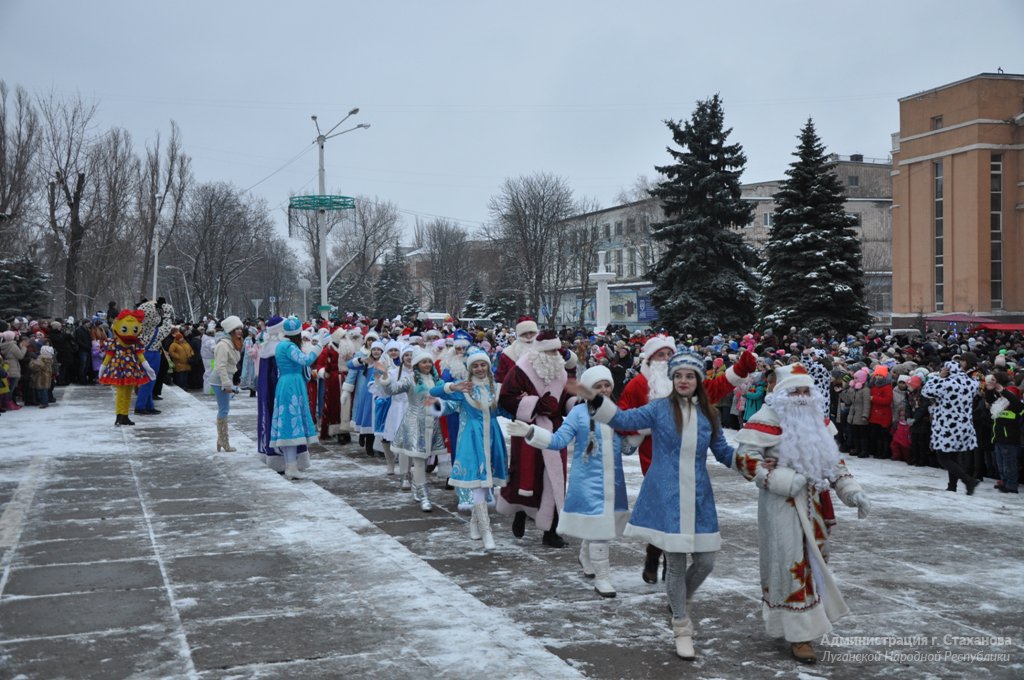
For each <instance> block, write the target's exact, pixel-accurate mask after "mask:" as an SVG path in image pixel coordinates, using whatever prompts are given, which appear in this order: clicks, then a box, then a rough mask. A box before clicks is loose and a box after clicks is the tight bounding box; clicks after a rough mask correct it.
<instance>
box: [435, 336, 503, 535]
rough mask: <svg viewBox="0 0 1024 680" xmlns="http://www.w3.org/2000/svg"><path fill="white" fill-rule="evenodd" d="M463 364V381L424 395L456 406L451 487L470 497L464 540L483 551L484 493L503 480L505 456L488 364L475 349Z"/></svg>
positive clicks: (487, 531)
mask: <svg viewBox="0 0 1024 680" xmlns="http://www.w3.org/2000/svg"><path fill="white" fill-rule="evenodd" d="M466 363H467V364H468V366H469V380H467V381H464V382H459V383H454V382H447V383H444V384H439V385H435V386H434V388H433V389H431V390H430V394H431V396H434V397H440V398H442V399H446V400H449V401H451V402H453V403H454V404H456V406H457V409H458V411H459V414H460V416H461V417H460V418H459V423H460V425H459V427H460V428H461V429H460V431H459V438H458V447H457V448H456V450H455V464H454V465H453V466H452V475H451V484H452V486H454V487H455V488H457V489H459V490H460V491H462V490H466V491H470V492H471V494H472V503H473V514H472V516H471V517H470V520H469V537H470V538H471V539H473V540H480V539H483V542H484V550H494V548H495V544H494V536H493V535H492V533H491V519H490V516H489V515H488V514H487V493H488V491H490V489H491V488H493V487H496V486H499V487H500V486H505V484H506V482H507V481H508V453H507V452H506V450H505V435H504V434H502V431H501V427H500V426H499V425H498V389H497V386H496V385H495V384H494V376H493V375H492V374H491V359H490V357H489V356H487V353H486V352H484V351H483V350H479V349H477V350H474V351H471V352H469V353H468V354H467V355H466Z"/></svg>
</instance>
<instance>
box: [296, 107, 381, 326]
mask: <svg viewBox="0 0 1024 680" xmlns="http://www.w3.org/2000/svg"><path fill="white" fill-rule="evenodd" d="M357 113H359V109H358V108H354V109H352V110H351V111H349V112H348V115H346V116H345V117H344V118H342V119H341V120H339V121H338V123H337V124H336V125H335V126H334V127H332V128H331V129H330V130H328V131H327V132H321V131H320V123H318V122H317V119H316V116H315V115H313V116H310V117H311V118H312V119H313V124H314V125H316V133H317V135H316V139H314V140H313V142H314V143H315V144H316V145H317V146H318V147H319V148H320V171H319V178H320V186H319V190H320V195H321V196H325V195H326V194H327V189H326V186H325V185H326V182H325V181H324V144H325V143H326V142H327V140H328V139H333V138H335V137H338V136H340V135H343V134H345V133H347V132H352V131H353V130H366V129H368V128H369V127H370V125H369V123H360V124H359V125H356V126H355V127H350V128H349V129H347V130H342V131H341V132H334V131H335V130H337V129H338V128H339V127H341V124H342V123H344V122H345V121H346V120H348V119H349V118H351V117H352V116H354V115H356V114H357ZM316 219H317V235H318V237H319V240H320V315H321V316H323V318H325V319H326V318H327V317H328V316H329V314H330V311H329V310H330V305H329V304H328V303H327V220H325V219H324V209H323V208H320V209H318V210H317V214H316Z"/></svg>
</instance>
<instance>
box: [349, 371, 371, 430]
mask: <svg viewBox="0 0 1024 680" xmlns="http://www.w3.org/2000/svg"><path fill="white" fill-rule="evenodd" d="M356 357H359V358H360V360H357V359H355V358H353V359H351V360H350V361H349V362H348V375H347V376H345V380H346V382H347V381H349V380H353V381H354V382H355V390H354V391H353V393H352V400H353V403H354V406H353V408H352V422H354V423H355V425H356V429H355V431H356V432H358V433H359V434H373V433H374V426H373V413H374V403H373V402H374V396H373V395H372V394H370V383H371V382H372V381H373V378H374V376H375V375H376V374H377V369H376V368H374V367H373V366H370V365H368V364H367V363H366V362H367V361H370V358H369V357H367V356H366V355H363V354H357V355H356Z"/></svg>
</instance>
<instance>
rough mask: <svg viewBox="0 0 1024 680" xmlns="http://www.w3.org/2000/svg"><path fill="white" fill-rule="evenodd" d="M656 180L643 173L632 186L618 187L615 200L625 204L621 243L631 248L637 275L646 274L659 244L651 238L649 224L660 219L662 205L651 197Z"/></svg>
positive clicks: (656, 254) (654, 259)
mask: <svg viewBox="0 0 1024 680" xmlns="http://www.w3.org/2000/svg"><path fill="white" fill-rule="evenodd" d="M655 186H657V180H651V179H650V178H648V177H647V176H646V175H637V177H636V179H635V180H634V181H633V186H631V187H629V188H626V189H621V190H620V191H619V194H618V196H617V197H616V200H617V201H618V202H619V203H620V204H622V205H624V206H626V210H625V216H626V234H625V238H624V245H625V246H626V247H627V248H630V249H632V250H633V261H634V262H636V263H637V270H638V272H639V273H640V276H647V275H648V272H650V271H651V270H652V269H653V268H654V265H655V264H656V263H657V261H658V258H659V257H660V256H661V252H660V251H661V246H660V245H659V243H658V242H657V241H655V240H654V239H653V238H651V232H650V228H649V225H650V224H651V223H653V222H657V221H658V220H659V219H661V216H662V210H661V205H660V203H659V202H658V200H657V199H654V198H652V197H651V189H653V188H654V187H655Z"/></svg>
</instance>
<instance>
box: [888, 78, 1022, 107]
mask: <svg viewBox="0 0 1024 680" xmlns="http://www.w3.org/2000/svg"><path fill="white" fill-rule="evenodd" d="M980 78H985V79H990V80H1024V73H979V74H978V75H974V76H969V77H967V78H962V79H960V80H957V81H955V82H952V83H946V84H945V85H939V86H938V87H933V88H930V89H928V90H921V91H920V92H915V93H914V94H910V95H907V96H906V97H900V98H899V100H898V101H901V102H904V101H907V100H908V99H916V98H917V97H923V96H924V95H927V94H932V93H933V92H939V91H940V90H946V89H949V88H951V87H956V86H957V85H962V84H964V83H967V82H970V81H972V80H978V79H980Z"/></svg>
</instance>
